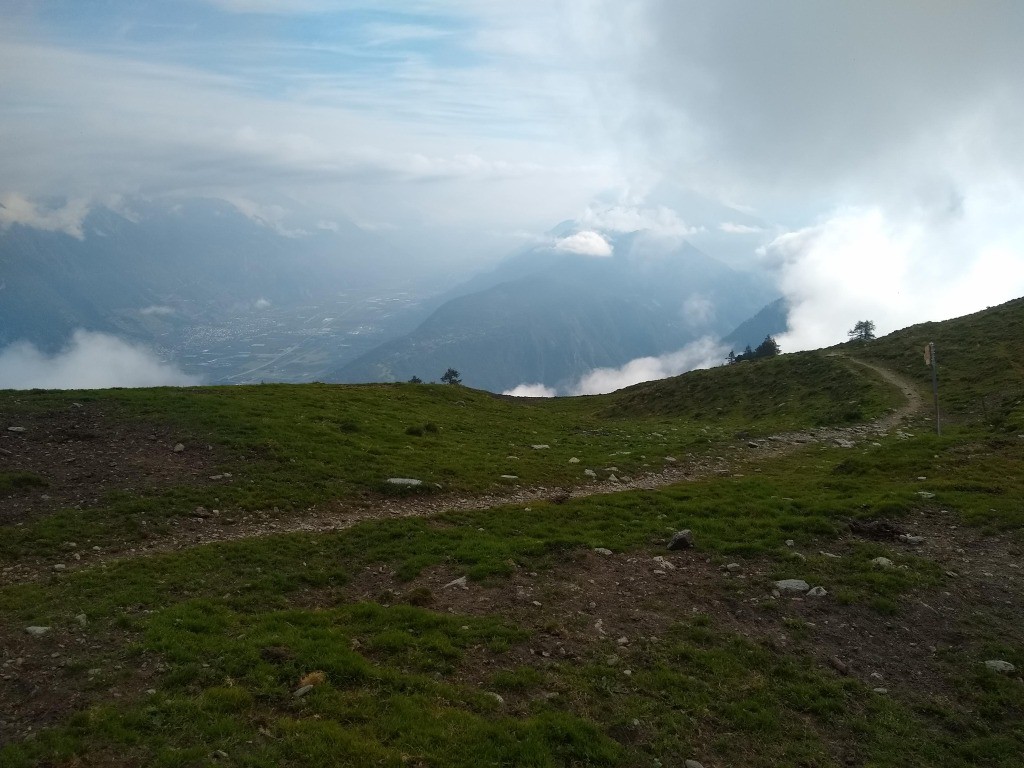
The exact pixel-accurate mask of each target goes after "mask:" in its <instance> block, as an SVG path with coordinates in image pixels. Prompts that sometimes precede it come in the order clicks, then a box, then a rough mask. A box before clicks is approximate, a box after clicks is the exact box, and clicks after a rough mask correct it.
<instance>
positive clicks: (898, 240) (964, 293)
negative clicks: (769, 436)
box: [764, 190, 1024, 352]
mask: <svg viewBox="0 0 1024 768" xmlns="http://www.w3.org/2000/svg"><path fill="white" fill-rule="evenodd" d="M1022 206H1024V195H1022V194H1020V193H1014V192H1012V191H1010V190H1002V191H1000V192H999V193H998V194H996V195H995V197H988V198H986V197H985V195H984V194H983V193H981V192H979V193H977V194H976V195H975V194H972V195H968V196H966V197H965V198H964V199H963V200H962V201H960V203H959V204H958V205H957V206H956V207H955V209H953V210H952V211H950V210H941V211H936V210H935V209H928V208H923V209H920V210H918V211H916V212H914V213H911V214H907V215H904V216H894V214H893V213H892V212H891V211H887V210H885V209H883V208H880V207H870V208H857V209H848V210H844V211H840V212H837V213H835V214H834V215H832V216H830V217H828V218H826V219H824V220H823V221H822V222H821V223H819V224H816V225H814V226H810V227H805V228H803V229H800V230H796V231H793V232H789V233H787V234H785V235H782V236H780V237H778V238H776V239H775V240H774V241H773V242H772V243H771V244H770V245H769V246H768V247H767V248H766V249H765V251H764V253H765V255H766V257H767V258H769V259H771V260H772V261H773V262H774V263H775V265H776V266H777V268H778V270H779V274H780V282H781V287H782V290H783V292H784V293H785V295H786V297H787V298H788V299H789V302H790V305H791V310H790V316H789V326H790V329H789V332H788V333H786V334H785V335H783V336H781V337H780V338H779V339H778V341H779V343H780V344H781V345H782V348H783V349H784V350H786V351H789V352H792V351H797V350H801V349H811V348H817V347H823V346H829V345H832V344H836V343H838V342H841V341H845V340H846V331H847V330H849V329H850V328H852V327H853V325H854V323H855V322H856V321H858V320H873V321H874V322H875V324H876V326H877V331H878V333H879V334H884V333H889V332H891V331H893V330H897V329H899V328H902V327H905V326H907V325H912V324H914V323H916V322H921V321H924V320H945V319H948V318H951V317H957V316H960V315H964V314H968V313H970V312H975V311H978V310H981V309H984V308H985V307H986V306H993V305H996V304H1000V303H1002V302H1004V301H1009V300H1010V299H1013V298H1017V297H1019V296H1022V295H1024V252H1022V250H1021V244H1022V243H1024V218H1022V217H1021V216H1020V211H1021V210H1024V207H1022Z"/></svg>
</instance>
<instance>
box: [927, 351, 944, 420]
mask: <svg viewBox="0 0 1024 768" xmlns="http://www.w3.org/2000/svg"><path fill="white" fill-rule="evenodd" d="M928 359H929V361H930V362H931V364H932V398H933V399H934V400H935V434H936V435H941V434H942V421H941V420H940V418H939V363H938V361H937V360H936V359H935V342H934V341H930V342H928Z"/></svg>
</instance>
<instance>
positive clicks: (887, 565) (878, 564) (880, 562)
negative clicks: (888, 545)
mask: <svg viewBox="0 0 1024 768" xmlns="http://www.w3.org/2000/svg"><path fill="white" fill-rule="evenodd" d="M871 564H872V565H873V566H875V568H881V569H882V570H883V571H891V570H892V569H893V568H895V567H896V566H895V565H893V562H892V560H890V559H889V558H888V557H876V558H875V559H874V560H872V561H871Z"/></svg>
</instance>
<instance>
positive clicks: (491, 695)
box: [484, 691, 505, 707]
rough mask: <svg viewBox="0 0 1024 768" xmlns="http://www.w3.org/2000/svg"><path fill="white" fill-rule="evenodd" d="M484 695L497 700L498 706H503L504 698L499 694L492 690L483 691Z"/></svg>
mask: <svg viewBox="0 0 1024 768" xmlns="http://www.w3.org/2000/svg"><path fill="white" fill-rule="evenodd" d="M484 695H486V696H490V697H491V698H492V699H494V700H495V701H496V702H498V705H499V706H502V707H504V706H505V699H503V698H502V697H501V695H500V694H497V693H495V692H494V691H484Z"/></svg>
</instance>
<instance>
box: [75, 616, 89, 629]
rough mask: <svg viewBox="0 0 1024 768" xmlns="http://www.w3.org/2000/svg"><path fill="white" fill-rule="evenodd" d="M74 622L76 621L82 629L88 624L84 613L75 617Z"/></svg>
mask: <svg viewBox="0 0 1024 768" xmlns="http://www.w3.org/2000/svg"><path fill="white" fill-rule="evenodd" d="M75 621H77V622H78V625H79V626H81V627H84V626H85V625H86V624H88V623H89V619H88V618H87V617H86V615H85V614H84V613H80V614H78V615H77V616H75Z"/></svg>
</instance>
